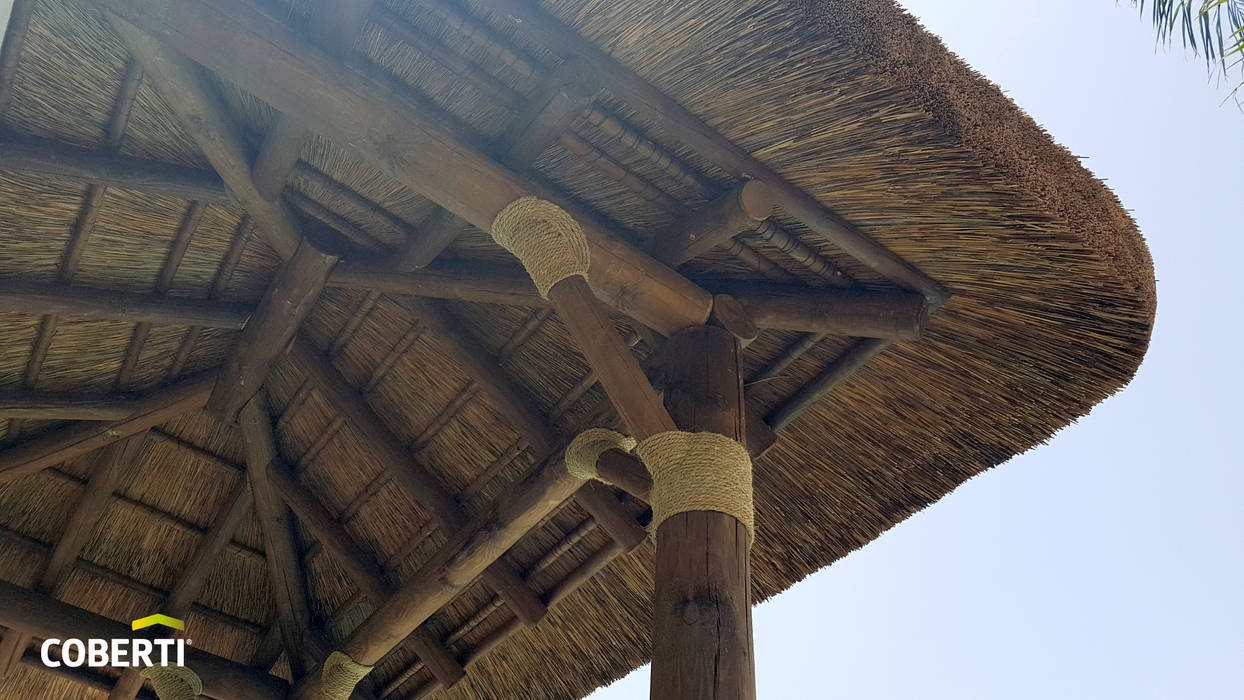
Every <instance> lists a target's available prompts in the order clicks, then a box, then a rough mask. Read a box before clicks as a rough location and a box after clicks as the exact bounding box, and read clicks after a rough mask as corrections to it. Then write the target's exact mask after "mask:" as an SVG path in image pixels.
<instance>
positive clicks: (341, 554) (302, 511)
mask: <svg viewBox="0 0 1244 700" xmlns="http://www.w3.org/2000/svg"><path fill="white" fill-rule="evenodd" d="M268 477H269V479H270V480H271V482H272V486H273V487H275V489H276V491H277V493H279V494H280V496H281V498H282V499H283V500H284V501H285V504H286V505H288V506H289V508H290V510H292V511H293V512H294V515H296V516H298V519H299V520H300V521H301V522H302V524H303V525H304V526H306V528H307V530H308V531H310V532H311V534H313V535H314V536H315V538H316V539H318V540H319V541H320V543H321V544H322V545H323V546H324V548H325V549H327V550H328V551H330V552H332V554H333V556H334V558H335V559H336V561H337V562H338V563H340V564H341V565H342V567H343V568H344V569H345V570H346V573H347V574H349V576H350V580H351V581H353V583H354V584H355V585H356V586H358V587H359V588H360V589H361V590H362V591H363V592H364V593H365V594H366V595H367V596H368V597H369V598H371V599H372V602H373V603H375V604H376V605H380V604H381V603H383V602H384V601H385V600H387V599H388V597H389V596H390V595H392V593H393V588H392V586H390V585H389V582H388V581H386V580H385V578H384V574H383V568H382V567H381V566H380V563H379V562H377V561H376V560H375V559H374V558H373V557H372V556H371V555H370V554H368V553H367V552H366V550H364V549H363V547H362V546H361V545H360V544H359V543H357V542H355V541H354V538H353V537H351V536H350V535H349V534H348V533H347V532H346V531H345V528H343V527H342V526H341V524H340V523H338V522H337V520H336V518H334V517H333V515H332V513H329V512H328V509H327V508H325V507H324V506H323V504H321V503H320V502H319V500H318V499H317V498H316V497H315V496H314V495H313V494H312V493H311V492H310V491H309V490H307V489H306V488H305V487H304V486H303V485H302V483H301V482H299V481H298V477H297V476H296V475H295V474H294V473H293V471H292V470H291V469H290V468H289V467H288V466H286V465H284V464H282V463H281V462H280V461H274V462H273V463H272V464H271V465H270V466H269V468H268ZM413 641H414V647H415V651H416V653H418V654H419V658H421V659H423V661H424V663H426V664H427V665H428V667H429V668H431V669H432V670H433V672H435V673H436V674H437V678H439V679H440V680H441V681H442V683H443V684H444V686H445V687H446V688H448V687H452V686H453V685H455V684H456V683H457V682H458V681H460V680H462V678H463V677H464V676H465V675H466V670H465V669H463V668H462V666H461V664H459V663H458V661H457V659H455V658H454V656H453V654H451V653H450V652H449V651H448V650H447V649H446V648H445V647H444V645H442V644H441V643H440V642H439V641H438V640H437V639H436V636H435V635H434V634H433V633H432V632H431V631H429V630H428V629H426V628H423V627H420V629H418V630H416V631H415V633H414V639H413Z"/></svg>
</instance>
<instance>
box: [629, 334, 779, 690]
mask: <svg viewBox="0 0 1244 700" xmlns="http://www.w3.org/2000/svg"><path fill="white" fill-rule="evenodd" d="M662 373H663V378H664V380H665V381H664V386H665V407H666V409H668V411H669V413H670V416H671V417H673V419H674V422H675V423H677V424H678V426H679V428H680V429H681V430H685V431H689V432H714V433H720V434H722V435H725V436H727V437H730V438H733V439H735V440H737V441H739V442H743V441H744V437H745V431H744V410H743V382H742V368H741V363H740V349H739V344H738V341H737V339H736V338H735V337H734V336H733V335H731V334H730V333H729V332H728V331H726V330H724V329H722V328H716V327H711V326H701V327H694V328H687V329H685V330H682V331H679V332H677V333H675V334H673V335H672V336H670V338H669V341H668V345H667V347H666V353H665V360H664V361H663V364H662ZM750 547H751V535H750V534H749V533H748V530H747V528H746V527H744V525H743V524H742V523H740V522H739V521H738V520H736V519H735V518H734V517H733V516H730V515H726V514H725V513H717V512H712V511H694V512H687V513H678V514H676V515H673V516H670V517H669V518H668V519H666V520H665V522H663V523H661V526H660V528H658V530H657V558H656V559H657V560H656V595H655V602H654V606H653V616H654V631H653V640H652V646H653V649H652V699H653V700H691V699H694V700H706V699H709V698H711V699H713V700H754V698H755V697H756V674H755V668H754V663H755V659H754V656H753V653H752V613H751V576H750V573H751V561H750V554H749V548H750Z"/></svg>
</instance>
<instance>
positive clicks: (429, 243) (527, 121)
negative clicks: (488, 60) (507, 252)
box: [386, 18, 596, 271]
mask: <svg viewBox="0 0 1244 700" xmlns="http://www.w3.org/2000/svg"><path fill="white" fill-rule="evenodd" d="M402 24H405V23H402ZM386 26H388V27H389V28H390V29H393V28H394V27H399V26H402V25H401V24H397V23H396V20H394V19H393V18H389V19H388V20H387V24H386ZM407 38H408V39H409V38H411V37H407ZM458 68H459V69H460V70H462V71H464V72H465V74H467V75H471V76H478V75H489V74H488V73H485V72H483V71H480V70H476V69H474V67H473V66H469V65H467V66H459V67H458ZM595 85H596V83H595V78H594V76H593V75H592V74H591V72H590V68H588V67H587V66H586V64H584V63H583V62H582V61H576V60H573V59H572V60H567V61H564V62H562V64H561V65H560V66H559V67H558V70H557V71H555V72H554V74H553V75H552V76H551V77H550V79H549V81H548V82H547V84H546V85H545V86H544V87H543V88H541V90H540V91H539V93H538V94H537V95H536V96H535V97H534V98H532V99H530V100H527V102H526V106H525V107H524V109H523V111H522V112H521V113H520V114H519V115H518V116H517V117H516V118H515V119H514V121H513V122H512V123H511V127H510V130H509V132H508V133H507V134H506V135H505V136H504V137H503V138H502V142H503V143H505V144H508V148H506V149H505V152H504V154H503V155H502V161H503V162H504V163H505V164H506V165H508V166H509V167H511V168H513V169H514V170H517V171H520V172H521V171H523V170H526V169H527V168H529V167H531V164H532V163H534V162H535V160H536V158H537V157H539V155H540V154H541V153H542V152H543V151H544V149H545V148H547V147H548V146H549V145H550V144H551V143H553V141H555V140H556V139H557V137H558V135H560V134H561V133H563V132H565V131H566V129H568V128H569V127H570V124H571V122H573V121H574V118H575V117H577V116H578V115H580V114H582V113H583V110H584V109H585V108H586V107H587V106H588V105H590V104H591V102H592V97H593V96H594V95H595V94H596V87H595ZM491 92H492V93H494V94H495V93H498V92H501V93H504V90H502V89H500V88H497V87H496V86H491ZM465 226H466V222H464V221H463V220H462V219H459V218H458V217H456V216H454V215H453V214H451V213H449V212H448V211H446V210H444V209H440V210H438V211H436V212H433V214H432V215H431V216H429V217H428V219H427V221H426V223H425V225H424V226H423V227H422V231H421V233H420V235H419V236H417V237H415V238H411V239H407V241H406V243H405V244H404V245H403V246H402V248H401V250H400V251H399V253H398V258H397V268H398V269H399V270H405V271H409V270H414V269H417V268H421V267H426V266H427V265H428V264H430V263H431V262H432V261H433V260H434V259H435V258H436V256H438V255H440V254H441V252H443V251H444V250H445V248H447V247H449V245H450V244H451V243H452V242H453V240H454V238H456V237H457V236H458V234H459V233H461V232H462V230H463V228H464V227H465Z"/></svg>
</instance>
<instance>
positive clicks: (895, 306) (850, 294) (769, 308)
mask: <svg viewBox="0 0 1244 700" xmlns="http://www.w3.org/2000/svg"><path fill="white" fill-rule="evenodd" d="M709 287H710V288H711V289H721V290H722V291H726V292H727V293H728V294H729V295H730V296H732V297H734V298H735V299H736V300H738V302H739V303H740V304H742V306H743V309H744V311H746V312H747V315H748V316H750V317H751V319H752V321H754V322H755V323H756V325H758V326H760V327H761V328H774V329H777V330H789V331H805V332H809V333H828V334H831V335H845V336H854V337H858V338H882V339H886V340H918V339H919V338H920V336H921V335H923V334H924V327H925V325H926V324H927V323H928V320H929V304H928V302H927V301H926V300H925V298H924V297H923V296H921V295H920V294H915V293H913V292H880V291H873V290H868V289H844V288H835V287H802V286H797V285H784V284H766V283H738V282H734V283H730V282H726V283H723V284H721V285H719V286H714V285H712V284H710V285H709Z"/></svg>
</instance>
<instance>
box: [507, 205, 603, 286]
mask: <svg viewBox="0 0 1244 700" xmlns="http://www.w3.org/2000/svg"><path fill="white" fill-rule="evenodd" d="M491 234H492V239H493V240H494V241H496V242H497V244H498V245H500V246H501V247H503V248H505V249H506V250H508V251H510V252H511V253H513V254H514V257H516V258H518V260H519V262H521V263H522V264H523V268H524V269H526V270H527V274H528V275H530V276H531V281H532V282H533V283H535V285H536V291H538V292H540V296H542V297H544V298H545V299H547V298H548V297H549V290H550V289H552V288H553V285H555V284H557V283H558V282H560V281H562V280H564V279H566V278H567V277H574V276H575V275H578V276H580V277H582V278H584V279H587V271H588V267H589V265H590V264H591V253H590V252H589V250H588V247H587V236H586V235H585V234H584V233H583V228H582V227H581V226H579V222H577V221H575V220H574V217H572V216H570V214H568V213H566V210H564V209H562V208H561V207H559V206H557V205H556V204H553V203H552V202H548V201H545V200H543V199H540V198H539V197H519V198H518V199H516V200H514V201H513V202H510V203H509V204H508V205H506V207H505V208H504V209H502V210H501V212H500V213H498V214H497V217H496V218H495V219H493V222H492V231H491Z"/></svg>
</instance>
